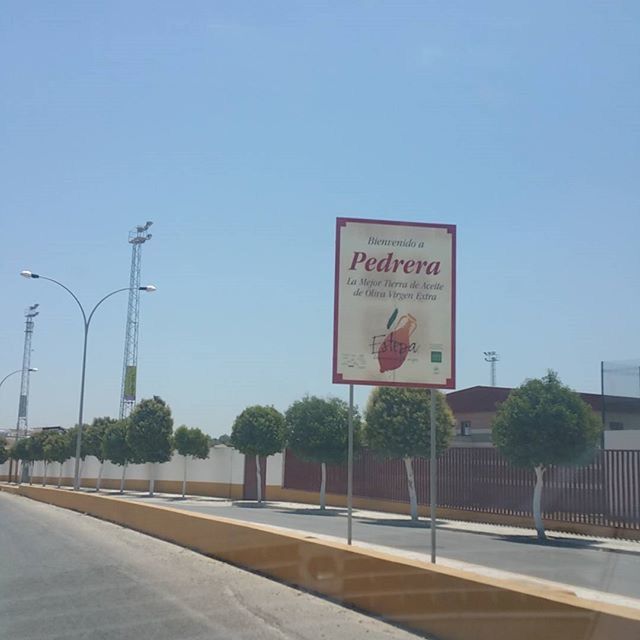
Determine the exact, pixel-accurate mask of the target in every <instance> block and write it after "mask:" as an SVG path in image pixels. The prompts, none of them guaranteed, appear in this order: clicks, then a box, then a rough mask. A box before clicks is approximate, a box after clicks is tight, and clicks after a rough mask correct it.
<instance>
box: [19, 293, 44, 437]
mask: <svg viewBox="0 0 640 640" xmlns="http://www.w3.org/2000/svg"><path fill="white" fill-rule="evenodd" d="M39 306H40V305H38V304H32V305H31V306H30V307H29V308H28V309H27V310H26V311H25V312H24V316H25V318H26V321H25V329H24V351H23V352H22V376H21V379H20V402H19V403H18V421H17V423H16V440H18V438H20V434H21V432H24V435H26V434H27V428H28V419H27V410H28V405H29V376H30V374H31V372H32V371H33V369H32V368H31V338H32V337H33V325H34V321H33V319H34V318H35V317H36V316H37V315H38V314H39V313H40V312H39V311H36V309H37V308H38V307H39Z"/></svg>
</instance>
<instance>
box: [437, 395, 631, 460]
mask: <svg viewBox="0 0 640 640" xmlns="http://www.w3.org/2000/svg"><path fill="white" fill-rule="evenodd" d="M511 391H513V389H512V388H510V387H485V386H476V387H469V388H468V389H460V391H452V392H451V393H448V394H447V402H448V403H449V406H450V407H451V410H452V411H453V414H454V416H455V419H456V432H455V437H454V438H453V441H452V443H451V444H452V446H454V447H492V446H493V444H492V442H491V423H492V422H493V419H494V417H495V415H496V411H497V407H498V405H499V404H501V403H502V402H504V401H505V400H506V399H507V397H508V396H509V394H510V393H511ZM580 397H581V398H582V399H583V400H584V401H585V402H586V403H587V404H588V405H589V406H590V407H591V408H592V409H593V411H594V413H595V414H596V415H597V416H598V420H602V418H603V403H602V400H603V396H601V395H600V394H598V393H580ZM604 409H605V411H604V416H605V447H607V448H611V449H613V448H624V449H627V448H629V449H636V448H640V398H629V397H624V396H604ZM614 431H615V432H620V431H625V432H626V431H632V433H628V434H627V433H625V434H624V435H621V434H618V433H615V434H614V433H609V432H614ZM634 443H637V444H634Z"/></svg>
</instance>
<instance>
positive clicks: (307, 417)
mask: <svg viewBox="0 0 640 640" xmlns="http://www.w3.org/2000/svg"><path fill="white" fill-rule="evenodd" d="M348 421H349V405H348V404H347V403H346V402H344V401H342V400H339V399H338V398H329V399H327V400H324V399H322V398H317V397H316V396H307V397H305V398H303V399H302V400H297V401H296V402H294V403H293V404H292V405H291V406H290V407H289V408H288V409H287V412H286V413H285V422H286V427H287V445H288V446H289V447H291V449H292V451H293V452H294V453H295V454H296V455H297V456H299V457H300V458H302V459H303V460H309V461H311V462H326V463H328V464H341V463H343V462H345V461H346V459H347V445H348ZM353 433H354V448H355V447H356V446H357V445H358V444H359V441H360V437H359V436H360V415H359V413H358V412H357V411H356V410H354V415H353Z"/></svg>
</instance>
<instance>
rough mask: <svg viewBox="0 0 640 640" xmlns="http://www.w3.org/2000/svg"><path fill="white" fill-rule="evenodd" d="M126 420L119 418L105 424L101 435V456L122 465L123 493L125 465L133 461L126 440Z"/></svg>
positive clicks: (121, 486) (122, 488)
mask: <svg viewBox="0 0 640 640" xmlns="http://www.w3.org/2000/svg"><path fill="white" fill-rule="evenodd" d="M127 429H128V422H127V421H126V420H119V421H116V422H114V423H112V424H109V425H107V426H106V428H105V430H104V434H103V437H102V458H103V459H104V460H109V461H110V462H111V463H113V464H115V465H118V466H121V467H122V477H121V478H120V493H124V478H125V474H126V472H127V465H128V464H129V462H132V461H133V452H132V451H131V447H130V446H129V443H128V441H127Z"/></svg>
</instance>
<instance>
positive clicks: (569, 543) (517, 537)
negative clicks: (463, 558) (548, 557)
mask: <svg viewBox="0 0 640 640" xmlns="http://www.w3.org/2000/svg"><path fill="white" fill-rule="evenodd" d="M491 537H492V538H493V539H494V540H503V541H505V542H515V543H516V544H529V545H535V546H538V547H549V548H556V549H590V548H594V547H596V546H597V545H598V544H601V543H602V541H601V540H592V539H590V538H584V539H579V540H575V539H574V540H570V539H568V538H549V537H547V538H546V539H544V540H540V539H538V536H537V535H535V534H518V533H515V534H503V535H496V534H492V536H491ZM606 551H612V549H606ZM631 553H633V552H631Z"/></svg>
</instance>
